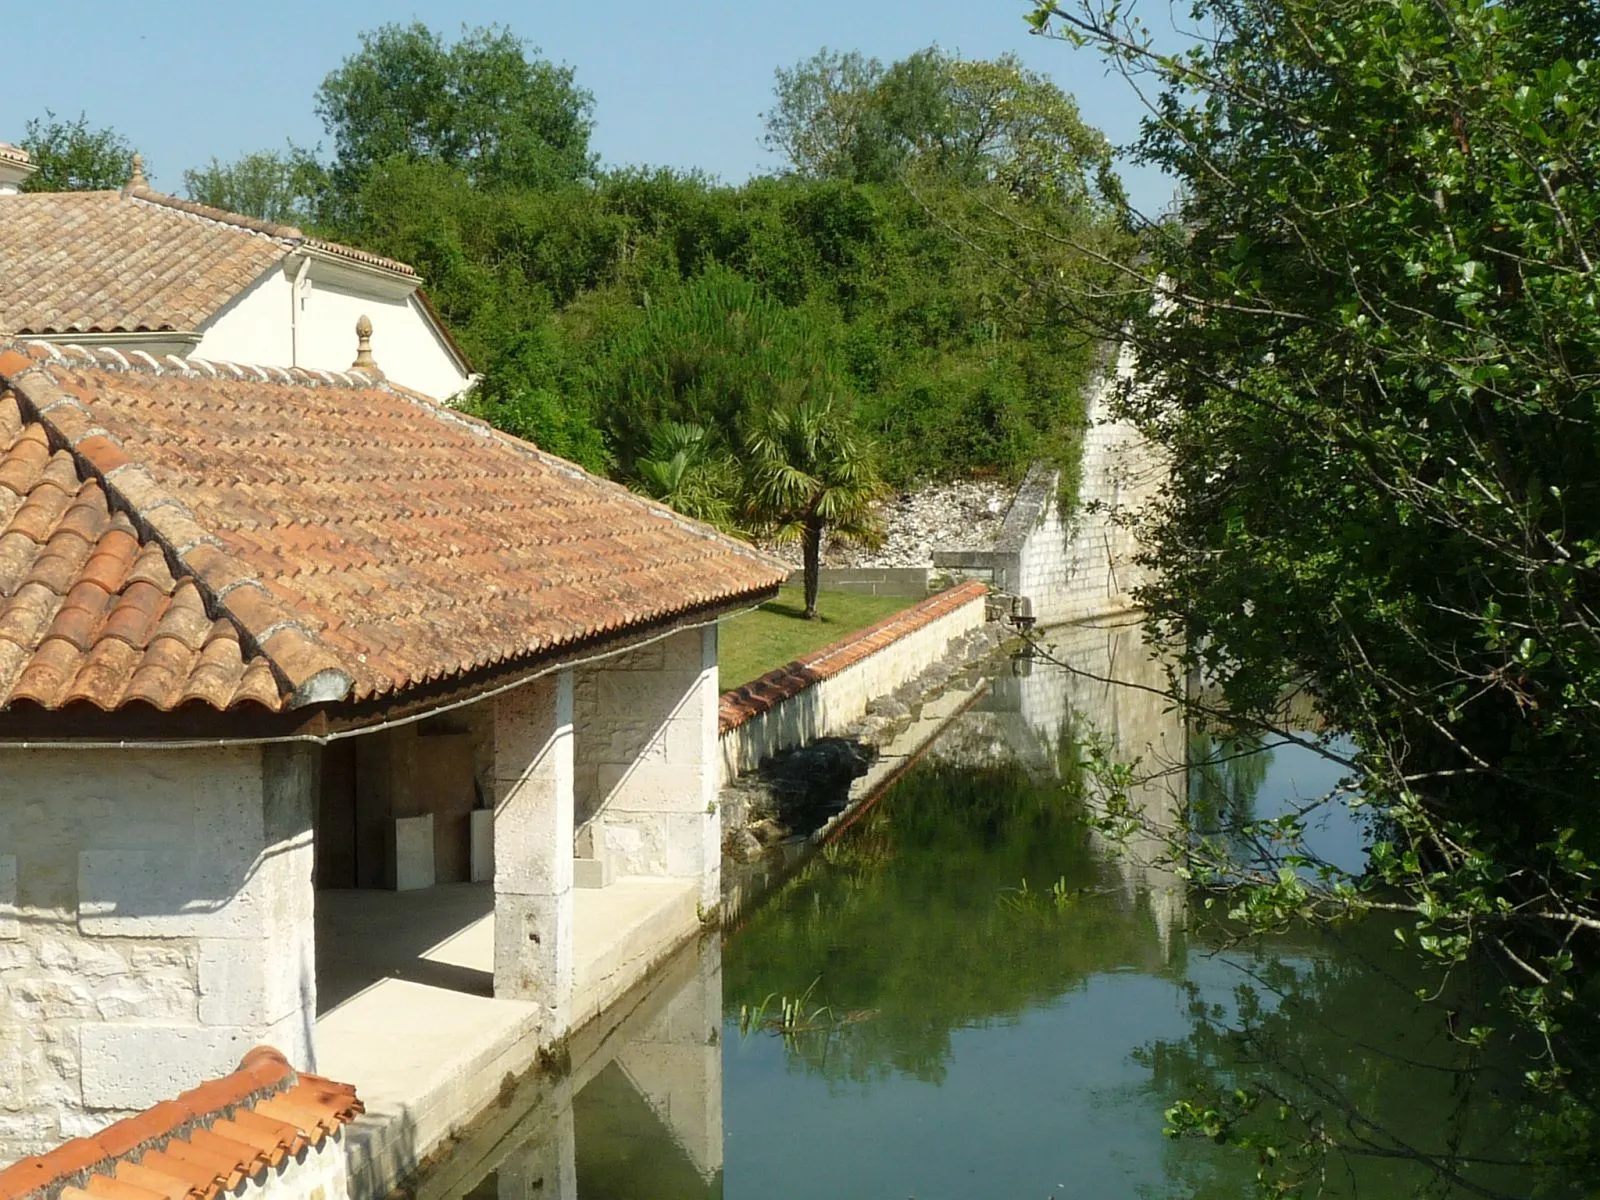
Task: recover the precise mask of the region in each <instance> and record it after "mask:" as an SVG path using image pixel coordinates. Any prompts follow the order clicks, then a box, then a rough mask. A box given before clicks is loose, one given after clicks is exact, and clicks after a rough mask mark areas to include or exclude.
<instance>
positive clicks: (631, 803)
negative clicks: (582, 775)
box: [600, 762, 710, 813]
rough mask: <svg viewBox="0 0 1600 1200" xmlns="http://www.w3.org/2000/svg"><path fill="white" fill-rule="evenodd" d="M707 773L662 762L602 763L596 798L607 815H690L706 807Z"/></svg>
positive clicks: (702, 769) (701, 769) (704, 769)
mask: <svg viewBox="0 0 1600 1200" xmlns="http://www.w3.org/2000/svg"><path fill="white" fill-rule="evenodd" d="M709 770H710V768H709V767H700V766H694V767H688V766H674V765H672V764H670V763H663V762H636V763H630V764H628V765H627V766H618V765H616V764H613V763H602V764H601V766H600V794H601V795H602V796H604V797H605V808H606V812H607V813H613V812H685V811H693V810H695V809H701V808H704V807H705V806H706V797H707V795H708V792H707V789H706V785H705V780H704V775H705V774H706V772H707V771H709Z"/></svg>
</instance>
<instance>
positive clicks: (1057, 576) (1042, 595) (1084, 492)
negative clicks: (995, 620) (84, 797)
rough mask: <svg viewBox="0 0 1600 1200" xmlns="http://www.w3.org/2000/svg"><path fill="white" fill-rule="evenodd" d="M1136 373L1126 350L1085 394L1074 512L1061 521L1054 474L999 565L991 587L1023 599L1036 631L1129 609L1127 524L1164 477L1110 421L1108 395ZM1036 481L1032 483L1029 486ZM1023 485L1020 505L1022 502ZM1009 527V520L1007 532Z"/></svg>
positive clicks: (1136, 439) (1125, 427)
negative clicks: (1086, 424)
mask: <svg viewBox="0 0 1600 1200" xmlns="http://www.w3.org/2000/svg"><path fill="white" fill-rule="evenodd" d="M1132 371H1133V356H1132V351H1131V350H1130V349H1129V348H1128V347H1126V346H1124V347H1123V348H1122V351H1121V353H1120V354H1119V356H1118V360H1117V367H1116V371H1115V373H1114V375H1112V376H1109V377H1107V378H1105V379H1103V380H1101V381H1100V382H1099V383H1097V384H1096V385H1095V387H1094V389H1093V390H1092V392H1091V393H1090V397H1089V406H1088V419H1089V428H1088V430H1087V432H1086V433H1085V434H1084V440H1083V460H1082V467H1081V471H1080V483H1079V489H1078V506H1077V510H1076V512H1075V513H1074V515H1073V517H1072V519H1071V521H1070V522H1066V521H1063V520H1062V517H1061V510H1060V505H1059V502H1058V500H1057V495H1058V491H1059V488H1058V483H1057V480H1058V479H1059V476H1058V475H1055V474H1053V473H1052V476H1051V479H1050V483H1049V486H1048V488H1047V489H1040V496H1039V498H1040V499H1042V500H1043V503H1042V504H1040V505H1039V506H1038V507H1037V509H1035V511H1034V512H1033V513H1032V514H1028V515H1031V517H1032V527H1031V529H1030V530H1029V531H1027V533H1026V536H1025V538H1024V539H1023V540H1022V541H1021V543H1020V545H1018V546H1011V547H1007V549H1008V550H1010V551H1011V553H1010V555H1009V556H1002V557H1003V558H1008V559H1009V561H1001V562H1000V563H999V564H998V565H997V576H1000V577H997V578H996V580H995V582H996V584H997V585H998V586H1000V587H1001V588H1003V589H1004V590H1006V591H1009V592H1013V593H1015V594H1017V595H1020V596H1026V597H1027V598H1028V599H1029V600H1030V601H1031V602H1032V604H1033V615H1034V619H1035V620H1036V621H1037V622H1038V623H1039V624H1040V625H1041V626H1050V625H1062V624H1065V623H1067V622H1069V621H1086V620H1092V619H1094V618H1096V617H1101V616H1106V615H1108V614H1112V613H1118V612H1126V611H1128V610H1129V609H1131V608H1132V607H1133V597H1132V594H1131V593H1132V591H1133V589H1134V588H1135V587H1137V586H1138V585H1139V583H1140V581H1141V575H1140V571H1139V568H1138V567H1137V566H1136V565H1135V563H1134V557H1135V555H1136V553H1137V551H1138V545H1137V541H1136V539H1135V537H1134V533H1133V529H1132V527H1131V525H1130V520H1131V518H1133V517H1135V516H1136V515H1137V514H1138V512H1139V511H1140V509H1142V508H1143V507H1144V506H1145V505H1146V504H1148V503H1150V502H1151V501H1152V500H1153V499H1154V498H1155V496H1156V492H1157V489H1158V488H1159V486H1160V482H1161V479H1162V478H1163V470H1162V466H1161V462H1160V460H1159V458H1158V457H1157V456H1156V454H1155V453H1154V451H1153V450H1152V449H1151V447H1150V446H1149V444H1148V443H1147V442H1145V440H1144V439H1143V438H1142V437H1141V436H1140V435H1139V432H1138V431H1137V430H1136V429H1135V428H1134V427H1133V426H1132V425H1130V424H1128V423H1126V422H1123V421H1115V420H1112V419H1111V418H1110V417H1109V415H1108V413H1107V411H1106V410H1107V408H1108V407H1109V402H1110V398H1111V393H1112V392H1113V390H1114V389H1115V388H1116V387H1117V386H1118V384H1119V382H1120V381H1123V380H1126V379H1127V378H1128V377H1129V376H1130V375H1131V374H1132ZM1033 481H1034V477H1032V476H1030V482H1033ZM1028 499H1029V497H1028V488H1027V487H1026V485H1025V486H1024V489H1023V492H1022V493H1020V494H1019V497H1018V502H1019V503H1024V502H1027V501H1028ZM1012 525H1013V520H1012V518H1010V517H1008V518H1007V526H1008V527H1011V526H1012Z"/></svg>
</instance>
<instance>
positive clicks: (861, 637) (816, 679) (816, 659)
mask: <svg viewBox="0 0 1600 1200" xmlns="http://www.w3.org/2000/svg"><path fill="white" fill-rule="evenodd" d="M988 594H989V589H988V588H987V587H985V586H984V585H983V584H981V583H978V582H976V581H969V582H967V583H960V584H957V585H956V586H955V587H952V588H948V589H946V590H945V591H942V592H938V593H936V594H934V595H932V596H929V597H928V598H927V599H926V600H921V601H918V602H917V603H916V604H913V605H912V606H911V607H910V608H906V609H902V610H901V611H899V612H897V613H895V614H893V615H892V616H888V617H885V618H884V619H883V620H881V621H879V622H878V623H877V624H875V625H868V626H867V627H866V628H865V629H861V630H858V631H856V632H855V633H853V634H851V635H850V636H849V637H846V638H841V639H840V640H839V641H837V642H834V643H833V644H832V645H828V646H824V647H823V648H822V649H820V650H813V651H812V652H811V653H810V654H805V655H802V656H801V657H799V658H797V659H795V660H794V661H793V662H789V663H785V664H784V665H783V666H781V667H778V668H777V669H775V670H772V671H768V672H767V673H766V674H765V675H763V676H761V678H760V679H755V680H752V681H751V682H749V683H746V684H742V685H741V686H739V687H736V688H730V689H729V690H728V691H725V692H723V693H722V696H721V697H720V700H719V703H718V706H717V729H718V732H719V733H728V732H730V731H731V730H734V729H737V728H739V726H741V725H743V724H744V723H745V722H746V721H750V720H753V719H754V718H756V717H759V716H761V715H762V714H763V713H766V712H770V711H771V710H772V709H774V708H776V707H777V706H778V705H780V704H782V703H783V702H784V701H785V700H790V699H793V698H794V697H795V696H798V695H799V694H800V693H801V692H803V691H805V690H806V689H807V688H809V687H812V686H813V685H815V684H817V683H820V682H822V681H823V680H824V679H831V678H833V677H834V676H835V675H838V674H840V673H841V672H843V671H845V670H847V669H848V668H850V667H853V666H855V665H856V664H857V663H858V662H860V661H861V660H862V659H864V658H868V657H870V656H872V655H874V654H876V653H877V652H878V651H880V650H883V649H885V648H886V647H888V646H891V645H893V644H894V643H895V642H897V641H899V640H900V639H901V638H903V637H905V636H906V635H907V634H909V633H914V632H915V631H916V630H918V629H921V628H923V627H924V626H927V625H931V624H932V623H933V622H934V621H937V620H938V619H939V618H940V617H943V616H947V615H949V614H950V613H952V612H955V611H956V610H957V609H958V608H960V607H961V606H962V605H964V604H971V603H973V602H974V601H978V600H982V599H983V598H984V597H985V596H987V595H988Z"/></svg>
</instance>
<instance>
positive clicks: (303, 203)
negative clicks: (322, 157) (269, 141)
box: [183, 145, 327, 225]
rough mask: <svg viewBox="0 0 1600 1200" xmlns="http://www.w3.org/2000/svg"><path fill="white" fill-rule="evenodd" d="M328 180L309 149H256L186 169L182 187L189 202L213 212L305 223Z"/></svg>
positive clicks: (295, 223)
mask: <svg viewBox="0 0 1600 1200" xmlns="http://www.w3.org/2000/svg"><path fill="white" fill-rule="evenodd" d="M326 178H327V172H326V171H325V170H324V169H323V167H322V166H321V165H320V164H319V163H318V162H317V161H316V159H315V158H313V157H312V156H311V154H310V153H309V152H308V151H305V150H301V149H300V148H298V147H296V146H293V145H291V146H290V147H289V148H288V149H287V150H286V151H281V152H280V151H272V150H262V151H257V152H255V153H253V154H246V155H243V156H242V157H240V158H237V159H235V160H234V161H233V162H231V163H224V162H223V161H222V160H220V159H218V158H215V157H213V158H212V160H211V162H210V163H209V164H208V165H206V166H204V167H201V168H199V169H198V170H195V169H192V168H191V169H188V170H185V171H184V173H183V187H184V191H186V192H187V193H188V194H189V199H191V200H195V201H198V202H199V203H201V204H209V205H210V206H211V207H212V208H220V209H224V210H226V211H227V212H236V213H243V214H244V215H245V216H249V217H257V218H259V219H260V220H263V221H274V222H277V223H279V224H284V225H301V224H306V223H307V222H309V221H310V220H311V219H312V216H313V214H314V212H315V206H316V197H318V196H319V194H320V193H321V191H322V189H323V188H324V187H325V186H326Z"/></svg>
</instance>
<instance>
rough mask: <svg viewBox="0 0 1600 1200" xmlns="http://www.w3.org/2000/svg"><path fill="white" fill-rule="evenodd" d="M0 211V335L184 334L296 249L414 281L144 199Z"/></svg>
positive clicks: (28, 203) (172, 201) (387, 264)
mask: <svg viewBox="0 0 1600 1200" xmlns="http://www.w3.org/2000/svg"><path fill="white" fill-rule="evenodd" d="M3 199H4V208H0V222H3V224H4V229H5V236H4V237H0V331H4V332H9V333H35V334H38V333H49V334H67V333H95V332H99V333H110V332H140V331H160V330H184V331H192V330H195V329H198V328H199V327H200V326H201V325H202V324H204V323H205V321H206V320H208V319H209V318H210V317H211V316H212V315H214V314H215V313H216V312H217V311H218V310H219V309H221V308H222V307H223V305H225V304H227V303H228V302H229V301H230V300H232V299H233V298H234V297H235V296H237V295H238V294H239V293H240V292H242V291H244V289H245V288H246V287H248V286H249V285H250V284H251V283H252V282H254V281H255V280H256V279H258V278H260V276H261V275H262V274H263V273H264V272H265V271H267V270H268V269H269V268H270V267H272V266H273V265H274V264H275V263H277V262H279V261H280V260H281V259H283V258H284V257H285V256H286V255H288V254H289V253H290V252H291V251H293V250H295V249H297V248H299V247H302V246H305V247H309V248H311V249H313V250H319V251H322V252H324V253H328V254H334V255H338V256H340V257H343V258H348V259H350V260H352V261H355V262H360V263H364V264H366V265H368V266H374V267H380V268H382V269H384V270H388V271H393V272H396V273H398V274H401V275H407V276H413V277H414V276H415V274H416V273H415V272H414V271H413V270H412V269H411V268H410V267H408V266H406V265H405V264H404V263H397V262H394V261H392V260H391V259H386V258H382V257H380V256H378V255H376V254H368V253H366V252H365V251H361V250H356V249H353V248H351V247H348V246H340V245H338V244H337V243H333V242H324V241H321V240H319V239H317V238H309V237H307V236H306V235H305V234H303V233H302V232H301V231H300V230H298V229H295V228H293V227H292V226H287V225H274V224H271V223H269V222H265V221H257V220H255V219H254V218H251V217H245V216H240V215H238V214H236V213H227V212H223V211H222V210H221V209H215V208H207V207H206V206H205V205H201V204H193V203H191V202H189V201H187V200H179V199H177V198H175V197H172V196H165V195H162V194H161V193H160V192H153V191H150V190H149V189H147V188H134V189H131V190H124V191H120V192H32V193H27V194H24V195H19V196H6V197H4V198H3Z"/></svg>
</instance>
